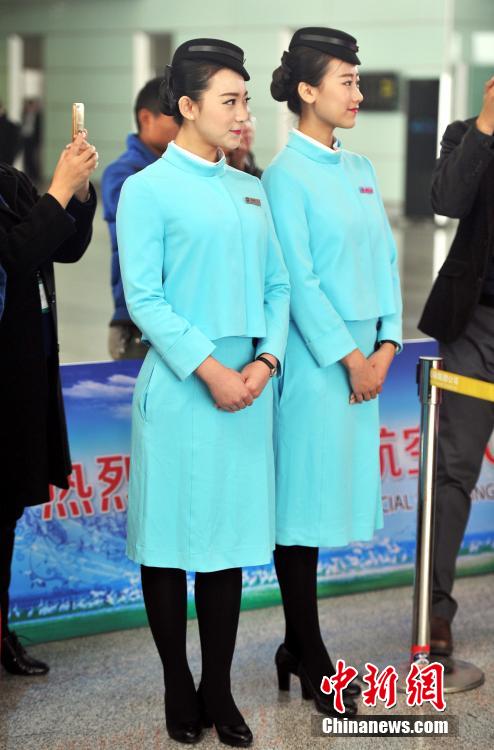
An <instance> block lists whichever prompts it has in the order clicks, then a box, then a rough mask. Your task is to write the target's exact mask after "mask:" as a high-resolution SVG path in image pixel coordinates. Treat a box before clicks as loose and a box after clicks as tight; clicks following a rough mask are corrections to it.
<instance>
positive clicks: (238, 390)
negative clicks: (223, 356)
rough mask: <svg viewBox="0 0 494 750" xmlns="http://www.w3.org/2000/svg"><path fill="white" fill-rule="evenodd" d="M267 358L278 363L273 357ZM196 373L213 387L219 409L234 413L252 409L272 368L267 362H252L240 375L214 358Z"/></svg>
mask: <svg viewBox="0 0 494 750" xmlns="http://www.w3.org/2000/svg"><path fill="white" fill-rule="evenodd" d="M263 356H264V357H266V358H267V359H269V361H270V362H272V363H273V364H274V365H276V364H277V360H276V358H275V357H273V355H272V354H263ZM195 372H196V375H197V376H198V377H200V378H201V380H203V381H204V383H205V384H206V385H207V387H208V388H209V391H210V393H211V396H212V397H213V401H214V405H215V406H216V408H217V409H221V410H222V411H230V412H235V411H240V410H241V409H245V408H246V407H247V406H251V405H252V404H253V403H254V401H255V399H256V398H258V397H259V396H260V395H261V393H262V392H263V390H264V388H265V386H266V384H267V382H268V380H269V376H270V372H269V367H268V366H267V365H266V364H265V363H264V362H260V361H256V360H255V361H254V362H249V364H247V365H245V367H244V368H243V369H242V370H241V371H240V372H238V371H237V370H234V369H232V368H230V367H225V366H224V365H222V364H221V362H218V360H217V359H214V357H211V356H209V357H208V358H207V359H205V360H204V362H202V363H201V364H200V365H199V367H198V368H197V369H196V371H195Z"/></svg>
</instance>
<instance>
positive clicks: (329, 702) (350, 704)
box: [298, 663, 357, 718]
mask: <svg viewBox="0 0 494 750" xmlns="http://www.w3.org/2000/svg"><path fill="white" fill-rule="evenodd" d="M298 676H299V678H300V687H301V688H302V698H304V699H305V700H313V701H314V704H315V706H316V708H317V710H318V711H319V713H321V714H325V715H326V716H338V717H340V718H343V717H345V716H355V715H356V713H357V706H356V704H355V702H354V699H353V698H352V697H351V696H350V695H343V705H344V707H345V711H344V713H342V714H340V712H339V711H337V710H336V709H335V707H334V704H333V696H332V695H324V693H321V691H320V690H319V688H317V687H315V685H313V684H312V682H311V681H310V677H309V675H308V674H307V672H306V671H305V669H304V666H303V664H302V663H300V664H299V665H298Z"/></svg>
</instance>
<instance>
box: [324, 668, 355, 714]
mask: <svg viewBox="0 0 494 750" xmlns="http://www.w3.org/2000/svg"><path fill="white" fill-rule="evenodd" d="M357 676H358V671H357V670H356V669H355V667H346V666H345V662H344V660H343V659H338V661H337V662H336V672H335V673H334V675H332V676H331V677H326V676H325V677H323V678H322V681H321V692H323V693H324V694H325V695H330V694H331V693H334V699H333V705H334V707H335V709H336V710H337V711H338V712H339V713H340V714H343V713H345V704H344V703H343V691H344V690H345V688H347V687H348V685H349V684H350V683H351V682H352V680H354V679H355V677H357Z"/></svg>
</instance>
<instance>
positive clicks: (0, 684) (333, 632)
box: [0, 575, 494, 750]
mask: <svg viewBox="0 0 494 750" xmlns="http://www.w3.org/2000/svg"><path fill="white" fill-rule="evenodd" d="M455 593H456V596H457V598H458V601H459V605H460V606H459V612H458V615H457V617H456V620H455V624H454V636H455V642H456V654H457V656H458V658H461V659H464V660H467V661H471V662H473V663H475V664H476V665H477V666H478V667H480V668H481V669H482V670H484V671H485V675H486V681H485V684H484V685H483V686H482V687H481V688H479V689H477V690H473V691H470V692H467V693H458V694H455V695H450V696H449V697H447V708H446V713H447V714H451V715H454V716H457V717H458V718H459V729H460V736H459V737H458V738H453V737H424V738H420V739H414V738H411V737H408V738H400V739H397V738H394V739H393V738H373V739H371V738H367V739H365V738H350V737H339V738H335V737H333V738H331V739H330V738H328V737H315V736H312V735H311V717H312V716H314V715H315V711H314V710H313V708H312V704H311V703H309V702H306V701H302V699H301V696H300V688H299V685H298V684H296V680H292V683H294V684H293V686H292V691H291V693H290V694H281V693H279V692H278V689H277V683H276V677H275V671H274V664H273V656H274V653H275V650H276V648H277V646H278V643H279V641H280V635H281V633H282V630H283V625H282V611H281V607H271V608H268V609H261V610H255V611H250V612H244V613H242V615H241V619H240V629H239V635H238V640H237V649H236V654H235V659H234V668H233V689H234V694H235V697H236V699H237V703H238V705H239V707H240V708H241V710H242V711H243V713H244V716H245V719H246V720H247V722H248V723H249V725H250V726H251V728H252V731H253V732H254V735H255V744H254V748H258V749H259V750H291V749H292V748H293V749H294V750H302V749H303V750H305V749H307V750H310V749H312V748H318V747H321V748H322V747H325V746H326V747H327V746H330V747H337V748H340V747H341V748H342V750H345V749H346V750H350V749H352V748H355V750H357V748H358V750H376V749H378V750H380V748H385V750H388V748H389V750H401V748H402V747H403V745H404V747H406V748H407V750H428V748H431V749H433V750H442V749H443V748H444V749H445V750H457V749H458V750H459V749H460V748H472V750H477V749H480V748H486V750H487V749H488V748H491V747H492V746H493V742H494V713H493V710H492V704H493V701H494V681H493V680H492V672H491V670H492V669H493V668H494V651H493V648H492V640H493V639H492V633H493V623H494V595H493V594H494V576H493V575H489V576H480V577H477V578H469V579H461V580H459V581H458V583H457V586H456V591H455ZM320 610H321V624H322V631H323V634H324V637H325V641H326V643H327V644H328V648H329V649H330V651H331V653H332V654H333V656H340V657H342V658H344V659H345V660H346V662H347V664H354V665H355V666H359V665H361V664H363V663H364V662H365V661H366V660H369V661H373V662H375V663H376V664H381V665H382V666H384V665H386V664H389V663H393V664H397V663H398V661H399V660H400V659H402V658H404V657H406V650H407V647H408V643H409V639H410V621H411V590H410V589H409V588H400V589H389V590H386V591H376V592H370V593H364V594H353V595H351V596H344V597H338V598H332V599H323V600H321V602H320ZM188 644H189V659H190V663H191V669H192V671H193V673H194V675H195V677H196V678H197V677H198V675H199V670H200V651H199V640H198V632H197V624H196V622H195V621H191V622H190V625H189V634H188ZM32 652H33V654H35V655H37V656H39V658H43V659H46V660H47V661H48V662H49V663H50V665H51V672H50V674H49V675H48V676H47V677H46V678H37V679H34V678H31V679H26V678H20V677H12V676H11V675H6V674H5V673H3V674H2V676H1V679H0V750H162V749H163V750H164V749H165V748H170V749H171V748H178V747H180V745H178V744H177V743H175V742H172V741H171V740H169V738H168V736H167V733H166V729H165V725H164V713H163V693H162V677H161V666H160V663H159V660H158V656H157V654H156V652H155V649H154V645H153V643H152V640H151V636H150V633H149V631H148V630H147V629H139V630H128V631H123V632H118V633H109V634H105V635H97V636H92V637H88V638H77V639H73V640H68V641H62V642H54V643H49V644H44V645H40V646H36V647H35V648H32ZM420 713H426V714H434V713H435V712H434V709H432V708H431V707H428V708H424V709H422V710H420V709H417V708H412V709H410V708H407V706H406V704H405V700H404V697H403V696H402V695H400V696H399V699H398V704H397V706H395V708H394V709H392V710H390V711H388V712H387V711H386V710H385V709H383V708H376V709H369V708H362V710H361V714H362V715H364V714H365V715H368V714H373V715H375V714H381V715H383V714H386V715H388V714H389V716H391V715H397V714H413V715H417V714H420ZM317 716H318V717H319V719H320V718H321V716H320V714H317ZM200 747H201V748H204V750H208V749H211V748H215V747H217V748H219V747H221V745H220V743H219V741H218V739H217V737H216V734H215V732H214V730H206V732H205V734H204V738H203V740H202V742H201V744H200Z"/></svg>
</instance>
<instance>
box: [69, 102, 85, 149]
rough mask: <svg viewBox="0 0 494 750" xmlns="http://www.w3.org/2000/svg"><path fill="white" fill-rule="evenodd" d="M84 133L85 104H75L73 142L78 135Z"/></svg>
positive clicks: (73, 110) (73, 107)
mask: <svg viewBox="0 0 494 750" xmlns="http://www.w3.org/2000/svg"><path fill="white" fill-rule="evenodd" d="M83 132H84V104H83V103H82V102H74V104H73V105H72V140H74V139H75V138H76V137H77V135H78V133H83Z"/></svg>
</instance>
